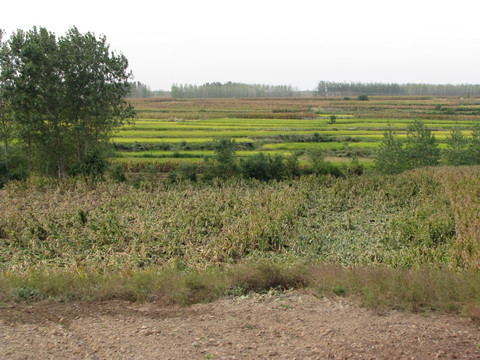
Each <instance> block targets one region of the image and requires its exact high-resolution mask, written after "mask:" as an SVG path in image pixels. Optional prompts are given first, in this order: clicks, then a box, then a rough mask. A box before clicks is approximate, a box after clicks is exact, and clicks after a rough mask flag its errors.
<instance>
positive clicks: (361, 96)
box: [357, 94, 368, 101]
mask: <svg viewBox="0 0 480 360" xmlns="http://www.w3.org/2000/svg"><path fill="white" fill-rule="evenodd" d="M357 100H360V101H368V95H365V94H363V95H358V96H357Z"/></svg>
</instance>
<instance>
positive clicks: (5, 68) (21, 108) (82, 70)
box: [0, 27, 133, 178]
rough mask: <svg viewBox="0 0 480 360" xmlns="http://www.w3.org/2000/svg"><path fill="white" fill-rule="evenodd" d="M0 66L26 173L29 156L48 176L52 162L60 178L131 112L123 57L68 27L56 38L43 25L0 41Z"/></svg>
mask: <svg viewBox="0 0 480 360" xmlns="http://www.w3.org/2000/svg"><path fill="white" fill-rule="evenodd" d="M0 66H1V76H0V81H1V84H2V91H3V94H4V99H5V101H6V102H8V104H9V107H10V109H11V113H12V114H13V121H14V123H15V127H16V129H17V130H18V131H17V136H18V139H19V140H20V141H21V142H22V143H23V144H24V145H25V146H26V148H27V149H28V154H29V155H28V156H29V161H28V164H29V165H28V168H29V171H30V168H31V167H32V166H31V163H32V161H31V160H30V159H31V158H32V159H34V160H35V165H36V169H37V170H40V171H41V172H44V173H49V172H50V170H49V169H50V168H52V167H53V166H54V167H55V168H56V171H57V173H58V176H59V177H61V178H64V177H65V176H66V174H67V173H68V171H69V170H70V169H71V168H73V167H74V168H79V167H78V166H76V165H78V163H82V162H85V161H88V160H89V159H92V157H91V156H88V155H89V151H93V152H98V151H99V149H100V148H101V147H102V144H104V143H105V142H106V140H108V138H109V136H110V134H111V132H112V131H113V130H114V129H115V128H117V127H118V126H120V125H121V124H122V123H123V122H124V121H125V120H126V119H128V118H130V117H131V116H132V114H133V109H132V108H131V107H130V106H129V105H128V104H127V103H126V102H125V100H124V97H125V95H126V94H127V93H128V90H129V86H130V85H129V81H128V80H129V79H130V77H131V74H130V72H129V71H128V62H127V60H126V58H125V57H124V56H123V55H117V54H115V53H113V52H111V51H110V49H109V45H108V44H107V42H106V38H105V37H104V36H102V37H100V38H97V37H96V36H95V35H94V34H93V33H90V32H88V33H86V34H82V33H80V32H79V31H78V29H77V28H75V27H73V28H71V29H70V30H69V31H68V32H67V33H66V35H65V36H63V37H61V38H59V39H57V38H56V36H55V35H54V34H52V33H50V32H49V31H48V30H46V29H45V28H39V29H37V28H36V27H34V28H33V29H32V30H30V31H27V32H24V31H22V30H18V31H17V32H16V33H14V34H13V35H12V36H11V38H10V39H9V41H7V42H6V43H5V44H4V45H3V46H2V52H1V56H0ZM80 168H89V167H80Z"/></svg>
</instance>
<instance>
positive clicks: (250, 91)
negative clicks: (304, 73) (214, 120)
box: [171, 82, 295, 98]
mask: <svg viewBox="0 0 480 360" xmlns="http://www.w3.org/2000/svg"><path fill="white" fill-rule="evenodd" d="M171 95H172V98H261V97H292V96H295V92H294V90H293V88H292V86H291V85H262V84H243V83H234V82H227V83H225V84H222V83H219V82H214V83H206V84H203V85H191V84H184V85H181V84H180V85H179V84H173V85H172V90H171Z"/></svg>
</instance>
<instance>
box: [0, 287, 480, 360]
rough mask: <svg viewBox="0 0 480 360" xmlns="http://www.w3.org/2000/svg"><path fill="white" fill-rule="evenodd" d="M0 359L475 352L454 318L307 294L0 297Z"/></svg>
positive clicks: (476, 342) (475, 333) (473, 355)
mask: <svg viewBox="0 0 480 360" xmlns="http://www.w3.org/2000/svg"><path fill="white" fill-rule="evenodd" d="M0 339H2V341H0V358H2V359H64V360H67V359H325V358H331V359H346V358H356V359H435V358H440V359H478V358H480V328H479V327H478V326H476V325H474V324H473V323H472V322H471V321H470V320H467V319H463V318H460V317H457V316H450V315H440V314H429V315H416V314H407V313H401V312H396V311H392V312H388V313H379V312H374V311H372V310H367V309H363V308H359V307H356V306H355V305H353V304H352V303H351V302H349V301H346V300H344V299H337V300H331V299H317V298H315V297H313V296H311V295H309V294H302V293H299V292H287V293H283V294H275V293H271V294H267V295H251V296H249V297H245V298H229V299H224V300H220V301H216V302H214V303H211V304H198V305H193V306H190V307H185V308H182V307H172V306H165V305H162V304H158V303H147V304H132V303H127V302H122V301H106V302H94V303H84V302H78V303H67V304H62V303H55V304H31V305H25V304H22V305H17V304H15V305H4V306H2V307H0Z"/></svg>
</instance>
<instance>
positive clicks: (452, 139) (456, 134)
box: [442, 123, 473, 165]
mask: <svg viewBox="0 0 480 360" xmlns="http://www.w3.org/2000/svg"><path fill="white" fill-rule="evenodd" d="M445 142H446V143H447V145H448V148H447V149H445V150H443V152H442V161H443V163H445V164H446V165H470V164H472V163H473V161H472V160H473V159H472V157H471V151H469V149H468V142H469V141H468V139H467V138H466V137H465V136H464V135H463V133H462V130H461V129H460V127H459V126H458V123H457V124H455V127H454V128H453V129H452V131H451V132H450V135H449V136H448V137H447V139H446V140H445Z"/></svg>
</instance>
